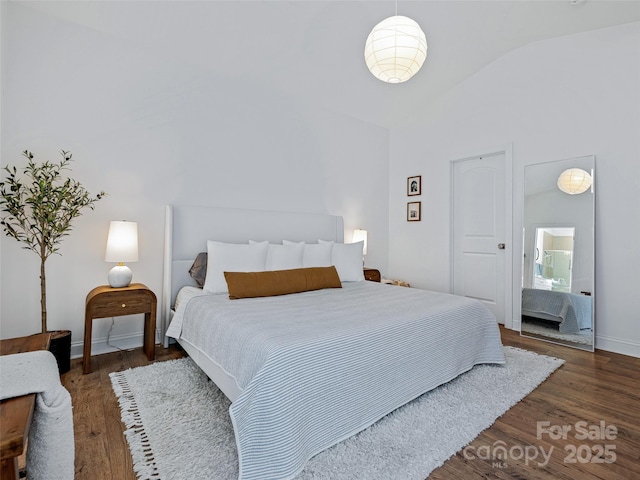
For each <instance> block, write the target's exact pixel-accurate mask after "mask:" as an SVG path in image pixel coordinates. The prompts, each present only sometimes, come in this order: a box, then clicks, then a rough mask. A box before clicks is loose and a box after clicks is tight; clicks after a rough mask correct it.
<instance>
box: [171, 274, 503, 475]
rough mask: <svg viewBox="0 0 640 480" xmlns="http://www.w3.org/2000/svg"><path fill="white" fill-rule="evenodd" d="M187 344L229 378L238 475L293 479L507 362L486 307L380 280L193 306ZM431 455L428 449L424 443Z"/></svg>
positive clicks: (200, 299) (217, 298) (203, 299)
mask: <svg viewBox="0 0 640 480" xmlns="http://www.w3.org/2000/svg"><path fill="white" fill-rule="evenodd" d="M179 320H182V321H183V324H182V333H181V336H182V338H184V339H186V340H188V341H189V342H191V343H193V344H194V345H197V346H198V347H199V348H200V349H201V350H202V351H204V352H207V353H208V355H209V356H210V358H212V359H213V360H214V361H215V362H216V363H217V364H218V365H220V366H221V367H222V368H223V369H224V370H226V371H227V372H229V373H231V374H232V375H233V376H234V377H235V379H236V381H237V383H238V385H239V387H240V388H241V389H242V390H243V392H242V394H241V395H240V396H239V397H238V398H237V400H236V401H235V402H234V403H233V404H232V405H231V407H230V415H231V419H232V422H233V426H234V430H235V435H236V443H237V447H238V456H239V463H240V478H241V479H260V480H267V479H285V478H291V477H293V476H294V475H295V474H296V473H298V472H299V471H300V470H302V468H303V467H304V465H305V463H306V462H307V460H308V459H309V458H311V457H312V456H313V455H315V454H316V453H319V452H320V451H322V450H324V449H326V448H328V447H330V446H331V445H333V444H335V443H337V442H339V441H341V440H343V439H346V438H348V437H350V436H351V435H354V434H355V433H357V432H359V431H361V430H363V429H365V428H366V427H368V426H370V425H371V424H373V423H374V422H376V421H377V420H379V419H380V418H382V417H383V416H385V415H386V414H388V413H390V412H391V411H393V410H395V409H396V408H398V407H400V406H402V405H404V404H405V403H407V402H408V401H410V400H412V399H414V398H416V397H418V396H420V395H421V394H423V393H424V392H426V391H429V390H431V389H433V388H435V387H437V386H438V385H441V384H443V383H446V382H448V381H449V380H451V379H453V378H455V377H456V376H458V375H459V374H461V373H463V372H466V371H468V370H470V369H471V368H472V367H473V366H474V365H477V364H481V363H498V364H501V363H504V361H505V360H504V354H503V349H502V344H501V341H500V332H499V329H498V326H497V323H496V320H495V317H494V316H493V315H492V314H491V312H490V311H489V310H488V309H487V308H486V306H485V305H483V304H482V303H480V302H479V301H476V300H472V299H468V298H464V297H458V296H453V295H448V294H442V293H434V292H427V291H424V290H418V289H412V288H403V287H395V286H390V285H383V284H379V283H374V282H366V281H363V282H352V283H345V284H343V288H342V289H328V290H319V291H315V292H306V293H299V294H294V295H284V296H279V297H268V298H254V299H243V300H229V299H228V297H227V296H226V295H204V296H197V297H195V298H192V299H191V300H189V302H188V304H187V305H186V307H185V309H184V318H183V319H179ZM425 448H428V446H425Z"/></svg>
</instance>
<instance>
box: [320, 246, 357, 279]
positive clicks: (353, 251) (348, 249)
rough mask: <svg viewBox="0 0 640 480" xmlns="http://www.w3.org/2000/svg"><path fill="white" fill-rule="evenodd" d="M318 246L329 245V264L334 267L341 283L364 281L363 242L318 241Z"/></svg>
mask: <svg viewBox="0 0 640 480" xmlns="http://www.w3.org/2000/svg"><path fill="white" fill-rule="evenodd" d="M318 243H319V244H320V245H326V244H327V243H330V244H332V245H333V249H332V250H331V263H332V264H333V265H335V267H336V270H337V271H338V276H339V277H340V281H341V282H360V281H364V265H363V261H362V249H363V248H364V240H362V241H360V242H356V243H335V242H326V241H324V240H318Z"/></svg>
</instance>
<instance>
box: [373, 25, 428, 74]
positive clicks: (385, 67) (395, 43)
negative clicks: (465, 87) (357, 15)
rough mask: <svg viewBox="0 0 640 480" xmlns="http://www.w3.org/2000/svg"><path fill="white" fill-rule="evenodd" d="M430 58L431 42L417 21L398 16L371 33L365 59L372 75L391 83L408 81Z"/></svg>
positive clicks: (375, 28) (377, 26) (378, 26)
mask: <svg viewBox="0 0 640 480" xmlns="http://www.w3.org/2000/svg"><path fill="white" fill-rule="evenodd" d="M426 58H427V39H426V37H425V36H424V32H423V31H422V29H421V28H420V25H418V24H417V23H416V22H415V21H414V20H412V19H410V18H408V17H403V16H399V15H396V16H394V17H389V18H385V19H384V20H383V21H381V22H380V23H379V24H377V25H376V26H375V27H373V30H371V33H370V34H369V37H367V42H366V44H365V46H364V59H365V61H366V62H367V67H369V70H370V71H371V73H372V74H373V75H374V76H375V77H377V78H379V79H380V80H382V81H383V82H388V83H401V82H406V81H407V80H409V79H410V78H411V77H413V76H414V75H415V74H416V73H417V72H418V70H420V67H422V64H423V63H424V61H425V59H426Z"/></svg>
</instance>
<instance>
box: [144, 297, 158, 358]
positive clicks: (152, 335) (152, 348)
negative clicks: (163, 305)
mask: <svg viewBox="0 0 640 480" xmlns="http://www.w3.org/2000/svg"><path fill="white" fill-rule="evenodd" d="M155 314H156V312H155V308H153V307H152V308H151V312H150V313H145V314H144V353H145V355H146V356H147V359H148V360H153V359H155V358H156V322H155V318H156V315H155Z"/></svg>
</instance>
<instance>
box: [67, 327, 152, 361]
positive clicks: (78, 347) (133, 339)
mask: <svg viewBox="0 0 640 480" xmlns="http://www.w3.org/2000/svg"><path fill="white" fill-rule="evenodd" d="M159 339H160V332H159V331H158V330H156V338H155V343H156V344H158V343H160V341H159ZM109 344H110V345H107V337H104V338H96V339H94V340H93V341H92V342H91V355H92V356H93V355H101V354H103V353H112V352H117V351H119V350H132V349H134V348H142V346H143V344H144V336H143V334H142V332H140V333H133V334H128V335H111V338H109ZM83 350H84V342H73V343H72V344H71V358H82V352H83Z"/></svg>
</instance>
